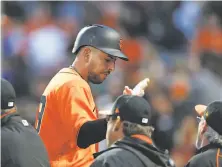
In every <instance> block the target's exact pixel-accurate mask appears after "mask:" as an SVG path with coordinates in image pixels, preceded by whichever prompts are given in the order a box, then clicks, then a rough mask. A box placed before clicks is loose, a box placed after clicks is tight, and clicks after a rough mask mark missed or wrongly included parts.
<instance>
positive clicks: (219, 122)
mask: <svg viewBox="0 0 222 167" xmlns="http://www.w3.org/2000/svg"><path fill="white" fill-rule="evenodd" d="M195 110H196V111H197V113H198V115H199V116H200V117H198V119H199V120H200V123H199V127H198V133H197V140H196V147H197V149H199V150H198V152H197V155H195V156H194V157H192V158H191V160H190V161H189V162H188V164H187V165H186V167H222V102H221V101H215V102H212V103H211V104H209V105H208V106H204V105H197V106H196V107H195Z"/></svg>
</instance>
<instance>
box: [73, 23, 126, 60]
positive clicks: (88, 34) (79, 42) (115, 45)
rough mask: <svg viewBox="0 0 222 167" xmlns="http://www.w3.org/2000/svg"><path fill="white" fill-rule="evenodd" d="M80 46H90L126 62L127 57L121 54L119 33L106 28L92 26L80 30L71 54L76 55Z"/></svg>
mask: <svg viewBox="0 0 222 167" xmlns="http://www.w3.org/2000/svg"><path fill="white" fill-rule="evenodd" d="M82 46H92V47H94V48H96V49H99V50H101V51H102V52H104V53H106V54H108V55H111V56H114V57H118V58H120V59H123V60H125V61H128V57H127V56H125V55H124V54H123V53H122V52H121V47H122V39H121V38H120V35H119V33H118V32H117V31H116V30H114V29H112V28H110V27H107V26H104V25H99V24H93V25H89V26H86V27H84V28H82V29H81V30H80V32H79V33H78V35H77V37H76V41H75V44H74V47H73V50H72V53H74V54H75V53H76V52H77V51H78V50H79V49H80V47H82Z"/></svg>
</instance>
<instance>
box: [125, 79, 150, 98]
mask: <svg viewBox="0 0 222 167" xmlns="http://www.w3.org/2000/svg"><path fill="white" fill-rule="evenodd" d="M149 82H150V79H149V78H145V79H144V80H142V81H140V82H139V83H138V84H137V85H136V86H135V87H134V88H133V89H130V88H129V87H128V86H125V89H124V91H123V94H124V95H135V96H141V97H142V96H144V94H145V89H146V87H147V86H148V84H149Z"/></svg>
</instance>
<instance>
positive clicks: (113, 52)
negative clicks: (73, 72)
mask: <svg viewBox="0 0 222 167" xmlns="http://www.w3.org/2000/svg"><path fill="white" fill-rule="evenodd" d="M98 49H99V50H101V51H103V52H104V53H106V54H108V55H110V56H114V57H117V58H120V59H122V60H124V61H129V59H128V57H127V56H126V55H125V54H124V53H122V52H121V51H120V50H118V49H110V48H98Z"/></svg>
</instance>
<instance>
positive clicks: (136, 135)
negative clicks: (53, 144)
mask: <svg viewBox="0 0 222 167" xmlns="http://www.w3.org/2000/svg"><path fill="white" fill-rule="evenodd" d="M150 119H151V109H150V106H149V104H148V102H147V101H146V100H145V99H143V98H142V97H139V96H132V95H122V96H120V97H119V98H117V100H116V102H115V103H114V106H113V108H112V111H111V114H110V115H108V116H107V121H108V125H107V134H106V138H107V142H108V143H107V144H108V146H110V147H109V148H108V149H107V150H105V151H102V152H99V153H96V154H94V156H95V157H96V159H95V161H94V163H93V164H92V165H91V167H103V166H104V167H145V166H147V167H169V166H173V162H172V160H171V159H170V158H169V155H168V154H165V153H164V152H162V151H160V150H159V149H158V148H157V147H155V145H154V144H153V141H152V139H151V135H152V133H153V130H154V128H153V127H152V126H150V122H151V121H150ZM113 143H114V144H113Z"/></svg>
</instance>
